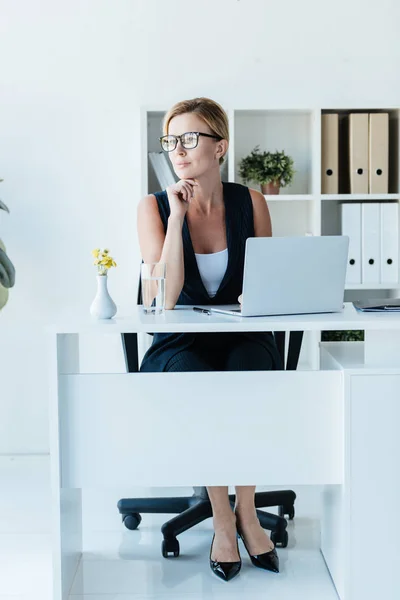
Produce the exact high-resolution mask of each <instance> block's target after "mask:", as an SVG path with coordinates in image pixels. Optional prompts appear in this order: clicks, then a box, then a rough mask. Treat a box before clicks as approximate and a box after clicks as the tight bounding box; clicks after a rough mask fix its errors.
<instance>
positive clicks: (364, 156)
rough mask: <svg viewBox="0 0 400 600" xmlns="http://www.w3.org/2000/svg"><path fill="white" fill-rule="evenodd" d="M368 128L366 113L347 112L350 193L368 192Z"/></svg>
mask: <svg viewBox="0 0 400 600" xmlns="http://www.w3.org/2000/svg"><path fill="white" fill-rule="evenodd" d="M368 128H369V118H368V113H351V114H349V161H350V193H351V194H368V187H369V184H368V180H369V177H368Z"/></svg>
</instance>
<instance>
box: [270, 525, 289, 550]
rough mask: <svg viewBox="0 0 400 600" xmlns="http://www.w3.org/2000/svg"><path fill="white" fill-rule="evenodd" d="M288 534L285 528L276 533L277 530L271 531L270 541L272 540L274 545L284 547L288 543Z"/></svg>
mask: <svg viewBox="0 0 400 600" xmlns="http://www.w3.org/2000/svg"><path fill="white" fill-rule="evenodd" d="M288 541H289V536H288V532H287V531H286V529H284V530H283V531H281V532H280V533H278V532H277V531H271V542H274V544H275V546H281V548H286V546H287V545H288Z"/></svg>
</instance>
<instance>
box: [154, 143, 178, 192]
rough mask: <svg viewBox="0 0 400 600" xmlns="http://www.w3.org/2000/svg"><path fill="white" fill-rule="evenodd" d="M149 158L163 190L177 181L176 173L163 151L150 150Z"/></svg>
mask: <svg viewBox="0 0 400 600" xmlns="http://www.w3.org/2000/svg"><path fill="white" fill-rule="evenodd" d="M149 159H150V162H151V165H152V167H153V169H154V172H155V174H156V177H157V179H158V183H159V184H160V186H161V189H162V190H165V189H166V188H167V187H168V186H169V185H172V184H173V183H176V179H175V175H174V173H173V171H172V169H171V166H170V165H169V164H168V161H167V157H166V156H165V154H164V153H163V152H149Z"/></svg>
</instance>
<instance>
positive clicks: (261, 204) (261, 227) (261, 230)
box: [238, 188, 272, 304]
mask: <svg viewBox="0 0 400 600" xmlns="http://www.w3.org/2000/svg"><path fill="white" fill-rule="evenodd" d="M249 192H250V196H251V200H252V202H253V218H254V235H255V237H272V224H271V216H270V214H269V209H268V206H267V203H266V201H265V198H264V196H263V194H262V193H261V192H259V191H258V190H253V189H252V188H249ZM238 302H239V303H240V304H241V303H242V294H240V296H239V298H238Z"/></svg>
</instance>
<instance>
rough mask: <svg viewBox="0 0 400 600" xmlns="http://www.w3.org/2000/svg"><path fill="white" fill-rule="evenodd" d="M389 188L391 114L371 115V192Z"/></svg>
mask: <svg viewBox="0 0 400 600" xmlns="http://www.w3.org/2000/svg"><path fill="white" fill-rule="evenodd" d="M388 190H389V114H388V113H371V114H370V115H369V193H370V194H387V193H388Z"/></svg>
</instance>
